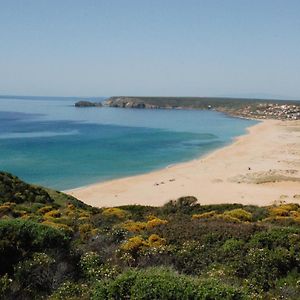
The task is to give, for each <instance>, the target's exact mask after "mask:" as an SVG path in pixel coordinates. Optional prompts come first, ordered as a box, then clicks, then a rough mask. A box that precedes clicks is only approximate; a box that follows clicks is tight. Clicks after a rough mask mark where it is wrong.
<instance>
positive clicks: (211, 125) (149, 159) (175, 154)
mask: <svg viewBox="0 0 300 300" xmlns="http://www.w3.org/2000/svg"><path fill="white" fill-rule="evenodd" d="M75 101H76V100H74V99H68V98H49V97H48V98H46V99H45V98H32V99H31V98H29V97H27V98H26V99H7V98H2V99H0V169H1V170H5V171H8V172H12V173H14V174H16V175H17V176H19V177H21V178H23V179H24V180H26V181H28V182H31V183H37V184H42V185H45V186H49V187H52V188H55V189H60V190H64V189H69V188H74V187H78V186H83V185H86V184H90V183H94V182H97V181H103V180H108V179H112V178H119V177H123V176H128V175H135V174H140V173H144V172H149V171H152V170H155V169H159V168H162V167H166V166H168V165H170V164H174V163H178V162H183V161H187V160H190V159H193V158H196V157H199V156H200V155H203V154H206V153H208V152H209V151H212V150H214V149H216V148H219V147H222V146H224V145H226V144H228V143H230V142H231V141H232V139H233V138H234V137H236V136H238V135H241V134H243V133H245V129H246V127H248V126H250V125H253V124H255V123H256V122H255V121H250V120H243V119H239V118H231V117H228V116H226V115H224V114H221V113H218V112H213V111H196V110H139V109H120V108H108V107H104V108H75V107H74V105H73V104H74V102H75Z"/></svg>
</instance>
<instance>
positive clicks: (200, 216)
mask: <svg viewBox="0 0 300 300" xmlns="http://www.w3.org/2000/svg"><path fill="white" fill-rule="evenodd" d="M216 215H217V213H216V211H215V210H212V211H209V212H205V213H202V214H194V215H192V219H209V218H213V217H215V216H216Z"/></svg>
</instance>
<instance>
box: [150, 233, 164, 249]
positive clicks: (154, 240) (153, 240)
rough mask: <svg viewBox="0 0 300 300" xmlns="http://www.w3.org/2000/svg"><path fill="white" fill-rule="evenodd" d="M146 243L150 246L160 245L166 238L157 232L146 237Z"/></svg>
mask: <svg viewBox="0 0 300 300" xmlns="http://www.w3.org/2000/svg"><path fill="white" fill-rule="evenodd" d="M148 244H149V246H150V247H160V246H163V245H165V244H166V240H165V239H163V238H161V237H160V236H159V235H157V234H151V235H150V236H149V238H148Z"/></svg>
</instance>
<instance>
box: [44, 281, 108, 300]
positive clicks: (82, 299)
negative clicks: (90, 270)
mask: <svg viewBox="0 0 300 300" xmlns="http://www.w3.org/2000/svg"><path fill="white" fill-rule="evenodd" d="M66 299H69V300H88V299H90V295H89V288H88V286H87V285H86V284H80V283H74V282H70V281H67V282H64V283H63V284H62V285H61V286H60V287H59V288H58V289H57V290H56V291H55V292H54V293H53V294H52V295H51V296H50V297H49V300H66ZM97 299H102V298H97Z"/></svg>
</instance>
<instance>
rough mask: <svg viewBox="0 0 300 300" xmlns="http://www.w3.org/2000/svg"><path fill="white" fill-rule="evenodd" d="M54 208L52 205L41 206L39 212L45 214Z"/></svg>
mask: <svg viewBox="0 0 300 300" xmlns="http://www.w3.org/2000/svg"><path fill="white" fill-rule="evenodd" d="M52 209H53V207H52V206H50V205H46V206H43V207H41V208H40V209H39V210H38V213H40V214H42V215H44V214H45V213H47V212H49V211H51V210H52Z"/></svg>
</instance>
